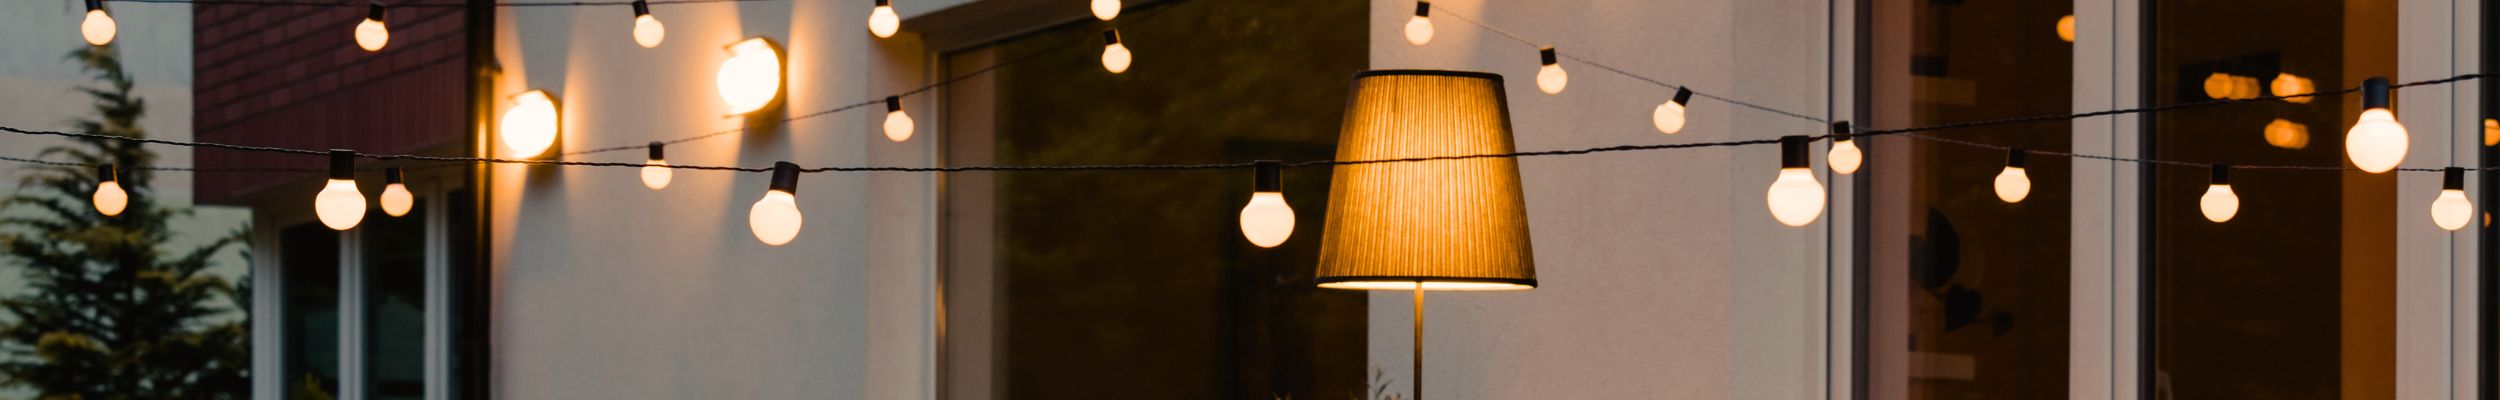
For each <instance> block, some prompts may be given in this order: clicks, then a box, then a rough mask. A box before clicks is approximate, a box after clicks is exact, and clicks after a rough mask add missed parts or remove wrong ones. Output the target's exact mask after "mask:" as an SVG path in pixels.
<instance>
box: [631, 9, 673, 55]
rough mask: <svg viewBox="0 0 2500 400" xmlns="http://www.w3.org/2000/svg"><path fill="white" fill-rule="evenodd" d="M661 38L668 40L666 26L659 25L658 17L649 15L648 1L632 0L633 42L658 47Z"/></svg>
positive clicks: (644, 46)
mask: <svg viewBox="0 0 2500 400" xmlns="http://www.w3.org/2000/svg"><path fill="white" fill-rule="evenodd" d="M663 40H668V26H666V25H661V24H660V18H659V17H653V16H651V4H650V3H649V2H647V1H646V0H634V44H636V45H641V46H642V48H646V49H648V48H655V47H660V42H661V41H663Z"/></svg>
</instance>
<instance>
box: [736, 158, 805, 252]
mask: <svg viewBox="0 0 2500 400" xmlns="http://www.w3.org/2000/svg"><path fill="white" fill-rule="evenodd" d="M798 188H799V166H798V165H797V164H791V163H789V162H786V161H785V162H779V163H774V164H773V182H772V188H771V189H770V190H766V191H764V198H763V199H760V200H756V201H755V205H754V206H752V207H748V208H747V229H748V230H749V231H753V232H754V233H755V240H760V241H763V242H764V244H767V245H773V246H780V245H785V244H790V239H796V238H798V237H799V227H800V226H802V225H803V224H802V222H803V221H804V220H805V216H803V215H800V214H799V203H798V197H797V194H796V192H797V191H798Z"/></svg>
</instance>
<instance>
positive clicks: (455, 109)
mask: <svg viewBox="0 0 2500 400" xmlns="http://www.w3.org/2000/svg"><path fill="white" fill-rule="evenodd" d="M307 1H308V2H309V1H314V0H307ZM320 1H325V2H326V1H327V0H320ZM333 4H335V3H333ZM192 10H193V11H192V16H193V24H192V30H193V36H192V38H193V39H192V40H193V50H192V51H193V56H194V57H193V60H192V72H193V79H194V82H193V83H192V85H193V86H192V96H193V101H194V102H195V104H197V106H196V107H197V108H196V109H195V110H193V111H194V112H193V114H192V117H191V118H192V126H193V127H194V129H195V132H196V134H197V135H198V136H197V139H198V140H200V141H205V142H213V143H229V144H239V145H251V146H278V147H291V148H311V149H331V148H340V149H353V150H356V151H359V152H365V153H412V152H418V151H421V150H424V149H428V148H436V147H438V146H441V145H444V144H447V143H456V142H458V141H460V140H462V139H463V138H465V137H466V135H465V132H464V129H467V128H466V127H467V126H468V124H467V122H466V118H467V115H466V114H465V112H464V110H465V107H464V104H465V102H466V100H465V99H466V98H467V97H468V95H467V92H466V88H467V87H468V84H467V82H468V74H467V73H466V71H464V70H463V69H464V68H465V65H467V61H468V60H467V59H466V58H465V57H466V55H467V54H468V51H467V49H466V48H465V46H466V45H467V43H466V41H465V39H464V37H465V36H466V34H465V32H464V31H465V29H466V25H465V22H464V18H463V16H462V14H463V13H464V12H465V11H463V10H462V9H460V8H454V7H435V8H416V7H400V8H393V9H391V11H390V18H389V19H388V20H386V21H385V22H386V23H388V24H389V27H390V29H391V40H390V44H389V45H388V46H385V47H384V48H383V49H382V51H380V52H372V53H368V52H365V51H364V49H361V48H357V47H356V43H355V39H354V38H353V37H352V35H351V34H350V32H352V31H353V30H354V29H355V26H356V24H357V23H358V22H361V21H363V20H364V14H365V9H364V8H363V7H335V6H287V5H212V4H200V5H197V6H195V7H193V9H192ZM193 151H194V155H195V156H197V157H198V158H197V159H198V160H199V166H200V167H203V168H264V167H276V168H324V167H325V166H326V164H325V163H324V160H323V159H322V158H321V157H317V156H298V155H283V154H269V153H243V152H235V151H228V150H216V149H194V150H193ZM321 175H322V174H320V173H222V174H201V175H200V176H199V180H198V185H197V186H196V187H195V188H194V189H193V190H194V193H193V194H194V195H195V196H197V200H198V201H199V202H200V203H205V204H238V203H241V202H244V201H247V200H248V199H249V198H250V197H252V196H255V195H258V194H259V193H258V192H259V191H262V190H266V189H268V188H270V187H273V186H277V185H281V184H285V183H289V182H294V181H298V180H307V179H319V178H320V177H321ZM306 195H308V196H309V195H310V194H306Z"/></svg>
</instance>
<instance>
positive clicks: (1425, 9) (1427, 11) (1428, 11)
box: [1415, 1, 1432, 18]
mask: <svg viewBox="0 0 2500 400" xmlns="http://www.w3.org/2000/svg"><path fill="white" fill-rule="evenodd" d="M1415 16H1418V17H1425V18H1431V17H1432V2H1429V1H1418V2H1415Z"/></svg>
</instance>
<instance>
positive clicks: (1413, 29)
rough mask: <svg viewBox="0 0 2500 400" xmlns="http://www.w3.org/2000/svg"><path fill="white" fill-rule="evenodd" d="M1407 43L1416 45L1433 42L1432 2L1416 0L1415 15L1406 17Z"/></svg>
mask: <svg viewBox="0 0 2500 400" xmlns="http://www.w3.org/2000/svg"><path fill="white" fill-rule="evenodd" d="M1406 43H1407V44H1412V45H1416V46H1422V45H1424V44H1425V43H1432V2H1429V1H1418V2H1415V17H1414V18H1407V19H1406Z"/></svg>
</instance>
